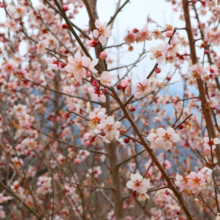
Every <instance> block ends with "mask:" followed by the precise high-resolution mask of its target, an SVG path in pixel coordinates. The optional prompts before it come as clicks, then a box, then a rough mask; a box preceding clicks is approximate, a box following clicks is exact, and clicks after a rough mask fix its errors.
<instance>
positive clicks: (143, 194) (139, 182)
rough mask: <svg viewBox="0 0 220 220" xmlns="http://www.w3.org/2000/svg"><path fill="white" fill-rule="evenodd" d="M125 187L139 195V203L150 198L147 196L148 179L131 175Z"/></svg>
mask: <svg viewBox="0 0 220 220" xmlns="http://www.w3.org/2000/svg"><path fill="white" fill-rule="evenodd" d="M126 186H127V188H128V189H132V190H133V191H134V192H137V193H139V197H138V200H139V201H145V200H146V199H149V198H150V197H149V196H148V195H147V190H148V189H149V188H150V182H149V179H146V178H143V177H142V176H141V175H140V174H138V173H136V174H131V180H129V181H128V182H127V184H126Z"/></svg>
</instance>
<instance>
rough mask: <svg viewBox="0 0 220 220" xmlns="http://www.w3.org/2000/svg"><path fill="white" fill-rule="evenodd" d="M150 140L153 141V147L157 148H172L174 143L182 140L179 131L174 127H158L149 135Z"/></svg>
mask: <svg viewBox="0 0 220 220" xmlns="http://www.w3.org/2000/svg"><path fill="white" fill-rule="evenodd" d="M147 139H148V141H150V142H151V148H152V149H154V150H157V149H159V148H162V149H164V150H169V149H171V148H172V145H173V143H176V142H178V141H179V140H180V137H179V135H178V133H177V132H176V131H175V130H174V129H173V128H171V127H170V128H168V129H167V130H165V129H164V128H158V129H157V130H156V131H155V130H152V131H151V133H150V134H149V135H148V137H147Z"/></svg>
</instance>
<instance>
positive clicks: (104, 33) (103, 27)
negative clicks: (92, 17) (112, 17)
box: [93, 19, 112, 46]
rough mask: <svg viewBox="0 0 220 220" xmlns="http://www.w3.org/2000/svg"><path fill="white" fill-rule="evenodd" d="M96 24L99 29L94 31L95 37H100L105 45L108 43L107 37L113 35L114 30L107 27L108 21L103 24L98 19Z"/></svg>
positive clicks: (100, 40)
mask: <svg viewBox="0 0 220 220" xmlns="http://www.w3.org/2000/svg"><path fill="white" fill-rule="evenodd" d="M95 26H96V28H97V29H95V30H94V31H93V37H94V38H98V40H99V42H100V43H101V44H102V45H103V46H104V45H105V44H106V37H111V35H112V32H111V30H110V29H108V28H107V23H106V22H104V23H103V24H102V23H101V22H100V21H99V20H97V19H96V21H95Z"/></svg>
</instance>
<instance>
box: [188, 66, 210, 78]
mask: <svg viewBox="0 0 220 220" xmlns="http://www.w3.org/2000/svg"><path fill="white" fill-rule="evenodd" d="M189 72H190V74H191V75H192V77H194V78H196V79H200V78H201V77H202V76H203V75H204V74H205V72H206V71H205V69H204V68H203V67H202V65H201V64H199V63H197V64H194V65H192V66H191V67H190V69H189Z"/></svg>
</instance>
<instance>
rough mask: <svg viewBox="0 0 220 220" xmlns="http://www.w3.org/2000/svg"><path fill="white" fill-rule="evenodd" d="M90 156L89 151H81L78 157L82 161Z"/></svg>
mask: <svg viewBox="0 0 220 220" xmlns="http://www.w3.org/2000/svg"><path fill="white" fill-rule="evenodd" d="M89 155H90V153H89V151H87V150H80V151H79V155H78V157H79V158H80V159H82V160H85V159H86V158H87V157H88V156H89Z"/></svg>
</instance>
